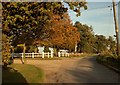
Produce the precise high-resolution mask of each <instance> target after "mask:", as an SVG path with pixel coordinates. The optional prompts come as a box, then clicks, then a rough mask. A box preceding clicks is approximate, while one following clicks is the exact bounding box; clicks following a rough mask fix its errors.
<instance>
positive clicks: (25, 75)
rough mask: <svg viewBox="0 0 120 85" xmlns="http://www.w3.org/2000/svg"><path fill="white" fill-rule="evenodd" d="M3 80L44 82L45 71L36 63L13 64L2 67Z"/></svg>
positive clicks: (6, 81) (7, 81)
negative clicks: (35, 64) (5, 67)
mask: <svg viewBox="0 0 120 85" xmlns="http://www.w3.org/2000/svg"><path fill="white" fill-rule="evenodd" d="M2 70H3V72H2V82H3V84H5V83H23V84H24V83H25V85H26V84H27V83H28V84H29V83H42V82H43V71H42V70H41V69H38V68H37V67H35V66H34V65H28V64H12V65H9V66H8V69H7V70H6V69H2Z"/></svg>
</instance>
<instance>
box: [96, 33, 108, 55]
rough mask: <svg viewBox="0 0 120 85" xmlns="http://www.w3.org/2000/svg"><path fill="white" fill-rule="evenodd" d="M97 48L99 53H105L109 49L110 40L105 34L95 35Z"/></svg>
mask: <svg viewBox="0 0 120 85" xmlns="http://www.w3.org/2000/svg"><path fill="white" fill-rule="evenodd" d="M95 39H96V41H95V49H96V52H97V53H103V52H105V51H108V46H109V44H108V41H107V38H106V37H105V36H103V35H95Z"/></svg>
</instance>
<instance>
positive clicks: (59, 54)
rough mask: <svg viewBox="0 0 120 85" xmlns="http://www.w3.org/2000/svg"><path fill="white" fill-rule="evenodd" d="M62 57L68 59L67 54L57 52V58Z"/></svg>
mask: <svg viewBox="0 0 120 85" xmlns="http://www.w3.org/2000/svg"><path fill="white" fill-rule="evenodd" d="M62 56H66V57H68V56H69V53H61V52H58V57H62Z"/></svg>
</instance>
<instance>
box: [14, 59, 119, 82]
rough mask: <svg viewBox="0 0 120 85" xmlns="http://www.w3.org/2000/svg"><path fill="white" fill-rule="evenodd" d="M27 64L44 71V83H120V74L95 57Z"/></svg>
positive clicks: (30, 62)
mask: <svg viewBox="0 0 120 85" xmlns="http://www.w3.org/2000/svg"><path fill="white" fill-rule="evenodd" d="M15 63H18V61H15ZM27 64H33V65H35V66H36V67H38V68H42V69H43V70H44V72H45V77H44V83H119V81H120V75H118V73H116V72H114V71H112V70H110V69H108V68H106V67H105V66H103V65H101V64H99V63H97V62H96V60H95V57H85V58H63V59H62V60H28V61H27Z"/></svg>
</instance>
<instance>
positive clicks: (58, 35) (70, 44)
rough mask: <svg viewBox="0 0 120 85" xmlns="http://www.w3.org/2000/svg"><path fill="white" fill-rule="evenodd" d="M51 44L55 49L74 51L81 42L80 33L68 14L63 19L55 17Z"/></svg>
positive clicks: (51, 30) (50, 38)
mask: <svg viewBox="0 0 120 85" xmlns="http://www.w3.org/2000/svg"><path fill="white" fill-rule="evenodd" d="M49 32H50V34H49V35H50V36H49V40H50V43H51V44H52V46H53V47H54V48H57V49H58V50H59V49H68V50H74V48H75V44H76V43H77V42H78V41H79V37H80V36H79V32H78V31H77V28H75V27H73V25H72V23H71V20H70V18H69V16H68V14H67V13H65V14H63V18H62V19H61V18H60V17H59V15H54V16H53V18H52V20H51V24H50V31H49Z"/></svg>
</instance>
